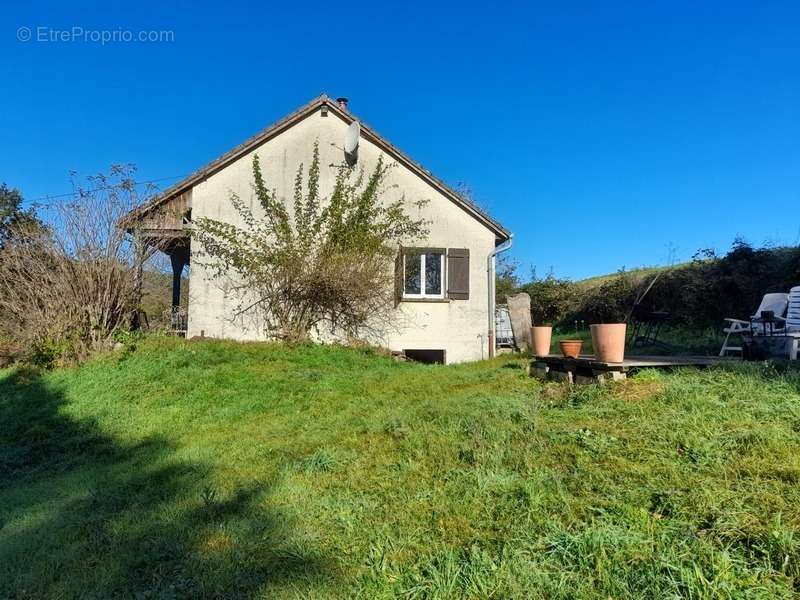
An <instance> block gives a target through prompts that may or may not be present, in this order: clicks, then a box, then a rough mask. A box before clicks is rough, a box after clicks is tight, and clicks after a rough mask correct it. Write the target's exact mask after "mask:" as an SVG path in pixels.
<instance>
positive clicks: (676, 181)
mask: <svg viewBox="0 0 800 600" xmlns="http://www.w3.org/2000/svg"><path fill="white" fill-rule="evenodd" d="M13 4H14V6H12V5H11V3H5V5H4V6H3V7H2V8H0V17H1V18H0V24H1V29H0V75H2V80H3V82H4V91H3V93H2V94H0V119H2V127H0V180H2V181H5V182H6V183H8V184H9V185H12V186H15V187H18V188H20V189H21V190H22V192H23V193H24V195H25V196H26V198H28V199H31V200H32V199H36V198H39V197H40V196H44V195H46V194H58V193H63V192H67V191H69V189H70V186H69V180H68V172H69V171H70V170H77V171H79V172H81V173H86V174H89V173H93V172H97V171H99V170H103V169H105V168H106V167H107V166H108V165H109V164H111V163H113V162H133V163H136V164H137V165H138V167H139V177H140V178H142V179H160V178H165V177H173V176H179V175H185V174H187V173H189V172H191V171H192V170H194V169H196V168H198V167H200V166H202V165H203V164H205V163H206V162H207V161H209V160H210V159H212V158H214V157H216V156H218V155H219V154H221V153H222V152H225V151H226V150H228V149H230V148H231V147H232V146H234V145H236V144H237V143H239V142H241V141H242V140H243V139H245V138H246V137H248V136H250V135H252V134H253V133H255V132H257V131H258V130H259V129H261V128H262V127H264V126H266V125H267V124H269V123H270V122H272V121H274V120H275V119H277V118H280V117H282V116H283V115H284V114H286V113H287V112H289V111H291V110H293V109H294V108H296V107H297V106H299V105H301V104H303V103H305V102H307V101H308V100H309V99H311V98H312V97H314V96H316V95H317V94H319V93H320V92H322V91H325V92H327V93H328V94H330V95H333V96H337V95H345V96H348V97H349V98H350V100H351V104H350V106H351V109H352V110H353V112H355V113H356V114H357V115H359V116H360V117H362V118H363V119H364V120H365V121H366V122H367V123H369V124H370V125H371V126H373V127H374V128H375V129H376V130H377V131H379V132H380V133H382V134H383V135H385V136H386V137H387V138H388V139H389V140H391V141H392V142H393V143H395V144H396V145H398V146H399V147H400V148H402V149H403V150H405V151H406V152H407V153H409V154H410V155H411V156H413V157H414V158H416V159H417V160H418V161H420V162H421V163H422V164H423V165H425V166H426V167H427V168H429V169H430V170H431V171H433V172H434V173H435V174H437V175H438V176H440V177H441V178H443V179H444V180H446V181H448V182H451V183H457V182H464V183H466V184H467V185H469V186H470V188H471V189H472V190H473V192H474V195H475V196H476V198H477V200H478V201H479V202H480V203H481V204H483V205H484V206H485V207H487V208H488V209H489V210H490V211H491V212H492V214H493V215H494V216H496V217H497V218H498V219H499V220H500V221H502V222H503V223H504V224H506V225H507V226H508V227H509V228H510V229H511V230H512V231H513V232H514V234H515V244H514V249H513V256H514V258H516V259H517V260H518V261H519V262H520V264H521V269H522V272H523V274H524V275H527V273H528V270H529V268H530V267H531V266H535V267H536V269H537V271H538V272H539V273H540V274H544V273H546V272H547V271H548V270H550V269H551V268H552V269H553V270H554V271H555V273H556V274H558V275H561V276H568V277H575V278H577V277H585V276H590V275H593V274H600V273H605V272H609V271H613V270H616V269H618V268H619V267H622V266H626V267H634V266H640V265H652V264H659V263H664V262H667V261H669V260H673V259H685V258H688V257H690V256H691V255H692V254H693V253H694V251H695V250H697V249H698V248H704V247H715V248H717V249H721V250H724V249H727V248H728V247H729V246H730V243H731V241H732V240H733V238H734V237H735V236H737V235H741V236H744V237H745V238H746V239H748V240H749V241H751V242H753V243H756V244H761V243H773V244H795V243H798V242H800V219H798V218H797V215H798V214H799V212H800V211H798V207H799V206H800V3H797V2H790V1H787V2H769V1H754V2H746V3H745V2H730V1H729V2H719V3H717V2H701V3H698V2H647V3H644V2H638V3H634V2H620V3H612V2H591V3H590V2H587V3H558V4H563V6H558V7H556V6H554V5H555V4H556V3H547V4H545V3H542V4H538V3H517V2H503V3H488V2H481V3H474V4H471V3H469V2H454V3H444V2H442V3H431V2H425V3H423V2H402V3H401V2H369V3H364V4H362V3H360V2H356V1H349V2H348V1H340V2H325V3H318V4H317V3H314V2H295V3H275V4H274V5H273V4H272V3H254V4H253V5H252V6H248V5H246V4H239V3H237V2H233V1H228V2H225V3H219V2H217V3H209V4H204V3H202V2H169V3H167V2H160V3H153V4H151V5H148V4H146V3H143V2H137V3H109V2H103V3H96V4H90V3H80V2H76V3H69V5H67V4H66V3H56V2H53V3H46V2H30V3H13ZM20 27H29V28H30V29H31V32H32V36H33V37H34V39H32V40H30V41H27V42H21V41H18V39H17V36H18V28H20ZM73 27H81V28H83V29H84V30H85V31H89V30H92V31H100V30H119V29H123V30H130V31H133V32H138V31H140V30H145V31H148V30H169V31H172V32H174V41H173V42H161V43H158V42H156V43H124V42H116V43H114V42H112V43H108V44H101V43H99V42H92V41H83V40H80V41H72V42H53V41H36V37H37V36H38V31H39V30H38V29H37V28H45V30H71V28H73ZM46 35H49V34H46ZM87 35H88V34H87ZM172 181H174V180H167V181H164V182H163V183H162V186H165V185H169V184H170V183H172Z"/></svg>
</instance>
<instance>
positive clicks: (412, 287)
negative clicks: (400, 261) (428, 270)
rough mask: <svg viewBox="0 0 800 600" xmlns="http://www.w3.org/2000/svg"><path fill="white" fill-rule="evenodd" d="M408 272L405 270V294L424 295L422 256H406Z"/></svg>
mask: <svg viewBox="0 0 800 600" xmlns="http://www.w3.org/2000/svg"><path fill="white" fill-rule="evenodd" d="M405 261H406V270H405V293H406V294H421V293H422V278H421V273H420V272H421V270H422V269H421V263H422V255H420V254H406V255H405Z"/></svg>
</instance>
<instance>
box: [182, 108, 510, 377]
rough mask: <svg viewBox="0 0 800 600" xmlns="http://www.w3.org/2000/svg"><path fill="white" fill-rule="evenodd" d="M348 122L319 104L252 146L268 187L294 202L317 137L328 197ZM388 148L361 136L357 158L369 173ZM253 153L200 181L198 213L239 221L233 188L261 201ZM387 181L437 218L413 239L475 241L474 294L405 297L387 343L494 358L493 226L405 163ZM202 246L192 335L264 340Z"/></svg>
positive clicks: (461, 244)
mask: <svg viewBox="0 0 800 600" xmlns="http://www.w3.org/2000/svg"><path fill="white" fill-rule="evenodd" d="M346 129H347V124H346V123H344V122H343V121H342V120H341V119H340V118H339V117H337V116H335V115H333V114H329V115H328V116H327V117H323V116H322V115H321V113H320V111H317V112H315V113H313V114H311V115H310V116H309V117H307V118H306V119H304V120H303V121H301V122H299V123H297V124H296V125H294V126H293V127H291V128H290V129H288V130H286V131H284V132H283V133H281V134H280V135H279V136H277V137H275V138H272V139H271V140H269V141H267V142H266V143H264V144H263V145H262V146H260V147H259V148H258V149H256V150H255V151H254V152H257V153H258V155H259V160H260V163H261V168H262V172H263V174H264V177H265V180H266V181H267V184H268V186H269V187H270V188H275V189H276V190H277V192H278V195H279V196H280V197H285V198H287V199H289V201H291V198H292V193H293V186H294V178H295V174H296V171H297V167H298V165H299V164H300V163H304V164H305V166H306V170H307V167H308V164H309V162H310V160H311V152H312V147H313V144H314V141H315V140H318V141H319V149H320V171H321V172H320V188H321V193H322V195H323V197H324V196H325V195H327V194H329V193H330V191H331V190H332V189H333V185H334V179H335V174H336V170H335V169H334V168H333V167H330V166H329V165H331V163H336V164H339V163H341V162H342V151H341V150H340V149H337V148H336V147H334V146H333V144H335V145H336V146H338V147H339V148H341V146H342V143H343V141H344V135H345V131H346ZM382 153H383V151H382V150H381V149H379V148H378V147H376V146H375V145H373V144H372V143H370V142H369V141H367V140H365V139H364V138H363V137H362V139H361V143H360V147H359V165H360V166H364V167H365V168H366V170H367V172H370V171H371V170H372V168H374V165H375V163H376V161H377V160H378V157H379V156H380V155H381V154H382ZM387 158H389V157H387ZM252 160H253V154H252V153H249V154H247V155H245V156H243V157H241V158H240V159H238V160H237V161H235V162H234V163H232V164H230V165H229V166H227V167H226V168H224V169H223V170H221V171H219V172H217V173H215V174H214V175H212V176H210V177H209V178H208V179H206V180H205V181H203V182H201V183H199V184H197V185H196V186H195V187H194V188H193V189H192V217H193V218H199V217H210V218H214V219H219V220H225V221H229V222H233V223H236V222H238V215H237V214H236V212H235V211H234V210H233V208H232V207H231V204H230V200H229V197H230V194H231V192H235V193H237V194H238V195H239V197H240V198H241V199H242V200H244V201H249V202H250V203H251V205H252V204H253V203H254V202H257V201H256V199H255V195H254V193H253V191H252V187H251V184H252ZM387 184H388V185H390V186H396V187H390V188H389V189H388V192H387V193H386V195H385V197H386V199H387V200H394V199H396V198H398V197H399V196H401V195H405V198H406V201H407V202H408V211H409V212H410V213H411V214H412V215H419V216H421V217H422V218H424V219H427V220H429V221H430V222H431V224H430V235H429V237H428V239H427V240H425V241H423V242H418V243H415V244H414V245H419V246H428V247H442V248H469V250H470V295H469V300H450V301H448V302H439V303H427V302H402V303H401V304H400V305H399V307H398V309H397V319H396V324H395V326H394V327H392V328H391V330H390V331H386V332H385V333H384V335H383V339H382V340H381V344H382V345H384V346H386V347H388V348H390V349H392V350H404V349H443V350H445V351H446V357H447V362H448V363H452V362H462V361H470V360H479V359H481V358H484V357H488V345H487V328H488V326H487V320H488V298H487V273H486V261H487V256H488V254H489V252H490V251H491V250H492V249H493V248H494V245H495V235H494V233H493V232H491V231H490V230H489V229H487V228H486V227H485V226H484V225H482V224H481V223H479V222H478V221H477V220H475V219H474V218H473V217H472V216H470V215H469V214H468V213H467V212H465V211H464V210H463V209H462V208H461V207H459V206H457V205H456V204H454V203H453V202H452V201H451V200H450V199H448V198H446V197H445V196H443V195H442V194H440V193H439V192H438V191H437V190H436V189H435V188H434V187H432V186H431V185H430V184H428V183H427V182H425V181H424V180H422V179H421V178H420V177H418V176H417V175H416V174H414V173H413V172H412V171H410V170H408V169H406V168H405V167H403V166H401V165H396V166H395V167H394V169H393V170H392V172H391V174H390V176H389V178H388V180H387ZM417 200H428V203H427V204H426V205H425V206H423V207H421V208H418V207H416V206H413V205H412V203H413V202H414V201H417ZM196 253H197V249H196V248H194V247H193V248H192V268H191V271H190V282H189V325H188V327H189V330H188V335H189V336H190V337H191V336H195V335H200V333H201V331H202V332H203V333H204V335H206V336H211V337H222V338H231V339H239V340H258V339H263V338H264V334H263V331H262V330H261V327H260V324H259V323H257V322H255V318H254V317H248V318H246V319H241V318H240V319H237V320H236V321H235V322H232V321H231V318H232V315H233V312H234V310H235V308H236V306H237V305H238V304H239V301H238V299H237V298H236V297H234V296H233V295H232V294H229V293H226V292H225V290H224V289H223V288H224V285H223V284H222V282H220V281H219V280H215V279H213V278H211V277H210V276H209V274H208V273H206V272H205V270H204V269H203V267H202V265H201V264H200V261H198V260H197V259H196Z"/></svg>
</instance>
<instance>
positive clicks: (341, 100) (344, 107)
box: [336, 97, 347, 110]
mask: <svg viewBox="0 0 800 600" xmlns="http://www.w3.org/2000/svg"><path fill="white" fill-rule="evenodd" d="M336 103H337V104H338V105H339V108H341V109H342V110H347V98H345V97H341V98H337V99H336Z"/></svg>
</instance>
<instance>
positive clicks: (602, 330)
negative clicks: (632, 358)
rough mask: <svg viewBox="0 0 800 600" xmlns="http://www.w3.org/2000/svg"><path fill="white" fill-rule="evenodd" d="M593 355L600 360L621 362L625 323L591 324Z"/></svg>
mask: <svg viewBox="0 0 800 600" xmlns="http://www.w3.org/2000/svg"><path fill="white" fill-rule="evenodd" d="M591 329H592V345H593V346H594V355H595V357H596V358H597V360H599V361H601V362H610V363H621V362H622V361H623V360H624V359H625V331H626V329H627V326H626V325H625V323H605V324H603V325H592V326H591Z"/></svg>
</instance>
